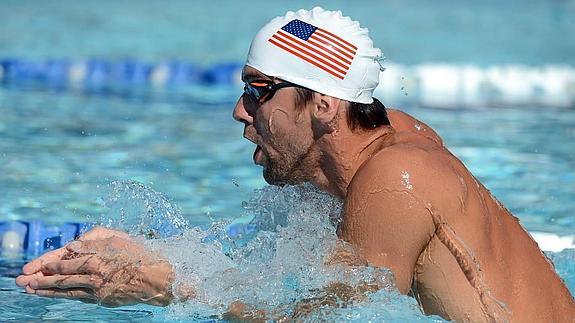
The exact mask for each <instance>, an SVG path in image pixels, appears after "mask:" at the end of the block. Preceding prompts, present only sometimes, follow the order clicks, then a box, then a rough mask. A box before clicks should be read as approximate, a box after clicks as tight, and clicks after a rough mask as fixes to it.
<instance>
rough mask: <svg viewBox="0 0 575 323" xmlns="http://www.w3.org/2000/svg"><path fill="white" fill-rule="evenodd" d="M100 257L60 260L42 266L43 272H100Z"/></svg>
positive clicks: (62, 273)
mask: <svg viewBox="0 0 575 323" xmlns="http://www.w3.org/2000/svg"><path fill="white" fill-rule="evenodd" d="M99 269H100V259H99V258H97V257H96V256H94V255H87V256H82V257H78V258H74V259H70V260H59V261H54V262H51V263H47V264H44V265H43V266H42V269H41V270H42V272H43V273H44V274H49V275H76V274H96V273H99Z"/></svg>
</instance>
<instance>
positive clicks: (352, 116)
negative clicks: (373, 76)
mask: <svg viewBox="0 0 575 323" xmlns="http://www.w3.org/2000/svg"><path fill="white" fill-rule="evenodd" d="M314 93H315V92H314V91H313V90H310V89H306V88H303V87H298V88H296V95H295V105H296V107H297V108H303V107H304V106H305V105H306V104H307V103H309V102H311V101H312V100H313V94H314ZM347 125H348V127H349V128H350V129H351V130H352V131H353V130H355V129H356V128H357V127H359V128H361V129H375V128H377V127H380V126H389V125H390V122H389V119H388V117H387V111H386V110H385V106H384V105H383V103H381V102H380V101H379V100H378V99H376V98H373V102H372V103H358V102H349V106H348V108H347Z"/></svg>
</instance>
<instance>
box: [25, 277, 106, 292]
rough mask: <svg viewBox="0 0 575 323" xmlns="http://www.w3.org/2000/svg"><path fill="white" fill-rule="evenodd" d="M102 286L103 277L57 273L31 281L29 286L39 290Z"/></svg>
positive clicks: (94, 288)
mask: <svg viewBox="0 0 575 323" xmlns="http://www.w3.org/2000/svg"><path fill="white" fill-rule="evenodd" d="M101 286H102V279H101V278H99V277H95V276H91V275H55V276H46V277H39V278H36V279H33V280H31V281H30V284H29V287H30V288H32V289H34V290H36V291H38V290H44V289H78V288H81V289H84V290H96V289H98V288H100V287H101Z"/></svg>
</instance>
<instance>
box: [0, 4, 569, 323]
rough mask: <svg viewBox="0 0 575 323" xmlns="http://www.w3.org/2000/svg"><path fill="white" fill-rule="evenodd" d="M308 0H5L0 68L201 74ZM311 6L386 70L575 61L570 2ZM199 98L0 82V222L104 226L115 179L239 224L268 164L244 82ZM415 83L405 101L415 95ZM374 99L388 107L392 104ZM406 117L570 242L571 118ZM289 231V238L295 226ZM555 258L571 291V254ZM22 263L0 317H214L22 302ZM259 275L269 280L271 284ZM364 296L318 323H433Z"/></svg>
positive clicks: (206, 221) (532, 227) (1, 267)
mask: <svg viewBox="0 0 575 323" xmlns="http://www.w3.org/2000/svg"><path fill="white" fill-rule="evenodd" d="M315 4H316V3H315V2H314V3H313V4H312V3H310V2H308V1H303V0H298V1H293V2H290V3H289V5H287V4H272V3H270V2H269V1H259V2H257V1H254V2H250V6H249V7H250V8H249V10H248V8H246V5H245V4H244V3H243V2H237V1H221V2H212V3H202V5H201V6H200V5H197V4H196V3H194V2H188V1H180V0H173V1H165V2H162V3H158V2H155V1H139V2H138V4H137V5H135V4H133V3H130V2H121V3H119V2H117V1H111V0H104V1H98V2H88V3H82V5H77V4H76V3H75V2H74V1H71V0H56V1H50V2H42V3H33V4H32V3H30V2H21V1H13V0H8V1H4V2H2V4H0V21H2V28H0V59H1V58H5V57H8V58H16V59H36V60H45V59H50V58H69V59H74V60H85V59H91V58H103V59H108V60H116V59H125V58H127V57H128V58H135V59H137V60H139V61H149V62H162V61H166V60H170V59H180V60H186V61H190V62H192V63H194V64H198V65H202V66H207V65H209V64H213V63H220V62H228V61H232V62H240V63H241V62H242V61H243V59H244V56H245V54H246V52H247V49H248V48H247V44H248V43H249V41H250V39H251V37H252V36H253V35H254V33H255V32H256V31H257V30H258V28H260V27H261V26H262V25H263V24H264V23H265V22H266V21H267V20H268V19H269V18H271V17H273V16H276V15H279V14H281V13H283V12H284V11H285V10H287V9H297V8H299V7H306V8H310V7H311V6H312V5H315ZM319 4H323V5H324V6H325V7H326V8H336V7H337V8H341V9H342V10H343V11H344V13H345V14H348V15H351V16H352V17H354V18H355V19H358V20H360V21H361V22H362V24H364V25H366V26H368V27H369V29H370V32H371V35H372V37H373V38H374V40H375V43H376V44H377V45H378V46H381V47H382V49H383V50H384V52H385V55H386V56H387V58H388V60H389V61H390V62H396V63H400V64H404V65H411V64H421V63H428V62H431V63H434V62H447V63H449V64H459V63H470V64H473V65H476V66H493V65H506V64H524V65H529V66H532V67H542V66H546V65H547V64H554V65H557V64H559V65H558V66H561V64H563V65H571V66H573V65H575V41H574V40H573V38H572V30H574V28H575V3H574V2H573V1H542V0H541V1H539V0H529V1H518V0H512V1H507V2H504V3H501V2H496V1H483V2H477V3H470V2H451V1H447V2H441V3H437V2H427V1H416V2H409V4H407V3H403V2H397V1H383V2H382V1H362V2H359V1H357V2H356V1H354V2H349V1H335V2H334V1H330V2H327V1H325V2H322V1H320V2H319ZM151 13H154V17H153V18H151V17H152V15H151ZM382 16H384V17H385V19H382ZM382 21H383V22H382ZM134 56H136V57H134ZM192 90H194V91H195V92H194V95H193V96H185V95H183V96H175V95H170V94H169V93H168V94H166V93H155V92H152V91H150V89H146V88H136V89H128V90H126V89H121V90H119V91H112V93H88V92H82V91H74V90H73V89H71V90H70V89H69V90H64V89H53V90H46V89H41V88H32V87H17V86H12V85H10V84H0V220H1V221H5V220H26V221H28V220H42V221H45V222H50V223H63V222H69V221H71V222H82V221H98V220H99V219H101V218H102V215H103V214H104V217H106V216H109V215H108V212H109V210H108V209H107V208H106V203H105V200H106V196H107V194H108V192H109V191H110V183H111V182H113V181H119V180H135V181H138V182H140V183H142V184H143V185H145V186H148V187H150V188H151V189H153V190H155V191H157V192H161V193H162V194H163V195H165V196H166V197H167V200H168V201H169V202H170V203H172V204H173V205H177V207H178V208H179V209H180V210H181V214H182V215H183V217H184V218H185V219H186V220H187V221H188V222H189V223H190V224H191V225H197V226H200V227H201V228H202V229H206V228H208V227H209V226H210V224H212V223H214V222H217V221H230V220H231V219H234V218H236V217H238V216H245V215H246V203H243V202H244V201H250V199H252V201H253V199H254V198H256V200H257V199H258V198H259V197H260V195H258V194H261V192H260V193H254V190H255V189H259V188H262V187H265V182H264V181H263V179H262V176H261V169H260V168H259V167H257V166H255V165H253V161H252V152H253V150H254V148H255V147H254V146H253V144H251V143H249V142H247V141H246V140H244V139H243V138H242V130H243V129H242V125H241V124H239V123H237V122H235V121H233V120H232V118H231V111H232V108H233V102H231V101H230V100H229V98H230V97H234V96H235V95H239V93H240V91H241V88H237V89H236V88H226V89H220V90H218V91H219V92H215V93H216V95H222V97H225V98H226V99H225V100H219V101H218V100H215V101H214V100H197V98H198V97H202V95H205V96H208V95H214V92H206V93H204V92H202V89H192ZM409 90H410V89H409V88H407V91H405V93H402V94H401V96H403V95H404V94H406V95H409V94H407V93H408V92H409ZM567 90H569V89H567ZM571 90H572V89H571ZM383 99H384V100H383V101H384V103H385V104H386V105H388V106H393V105H395V104H397V102H393V101H386V100H385V98H383ZM201 102H228V103H226V104H206V103H201ZM412 102H417V100H413V101H412ZM399 108H400V109H402V110H404V111H406V112H408V113H410V114H413V115H414V116H415V117H417V118H419V119H421V120H422V121H424V122H425V123H428V124H429V125H430V126H431V127H433V128H434V129H435V130H436V131H437V132H438V133H439V134H440V135H441V136H442V137H443V139H444V141H445V144H446V145H447V147H448V148H449V149H450V150H451V151H452V152H453V153H454V154H455V155H456V156H457V157H459V158H460V159H461V160H462V161H463V162H464V163H465V165H466V166H467V167H468V168H469V169H470V170H471V171H472V173H473V174H475V176H476V177H478V178H479V180H480V181H481V182H482V183H484V184H485V186H486V187H487V188H488V189H490V190H491V192H492V193H493V194H494V195H495V196H496V197H497V198H498V199H499V200H500V201H501V202H502V203H503V204H504V205H505V206H506V207H507V208H509V209H510V210H511V212H512V213H513V214H514V215H516V216H517V217H518V218H519V219H520V220H521V223H522V224H523V226H524V227H526V229H527V230H529V231H530V232H538V233H552V234H554V235H558V236H565V237H573V236H574V235H575V216H574V212H575V199H573V197H574V196H575V109H573V108H572V107H571V108H568V107H567V108H565V109H557V108H549V107H545V106H539V105H525V106H513V107H511V106H506V105H505V104H503V105H501V106H498V107H497V108H495V107H489V106H477V107H475V108H473V109H463V108H461V107H459V106H456V107H455V108H453V107H452V108H451V109H441V108H435V109H430V108H423V107H420V106H417V105H413V104H412V105H407V106H400V107H399ZM267 189H268V190H269V189H272V188H269V187H268V188H267ZM259 201H260V202H262V203H263V204H265V203H268V204H269V203H271V201H272V200H266V199H265V198H264V199H260V200H259ZM264 202H265V203H264ZM248 204H249V203H248ZM256 204H257V203H256ZM301 204H303V206H305V205H306V203H301ZM112 222H113V221H112ZM116 224H117V223H116ZM287 228H288V231H287V232H288V233H289V232H290V231H289V230H292V231H293V230H296V229H297V227H293V226H292V227H290V226H288V227H287ZM282 232H283V233H281V232H280V233H273V234H270V235H271V236H270V235H267V236H266V237H267V238H266V239H272V240H271V241H280V240H278V239H280V238H281V234H287V233H285V231H282ZM196 238H197V237H196ZM274 239H275V240H274ZM571 239H572V238H571ZM258 241H259V240H258ZM572 243H573V242H572ZM274 250H275V249H274ZM548 255H549V256H550V258H551V259H552V260H553V262H554V263H555V266H556V270H557V272H558V273H559V274H560V275H561V277H563V279H564V280H565V281H566V283H567V285H568V286H569V288H570V290H571V292H572V293H574V291H575V272H574V271H573V268H574V266H573V264H574V263H575V252H574V249H567V250H564V251H562V252H557V253H551V252H550V253H548ZM260 256H262V257H263V256H264V255H263V254H262V255H260ZM270 257H272V259H275V258H273V256H270ZM23 262H24V259H16V260H14V259H12V260H8V259H0V291H1V294H0V295H1V298H2V300H1V301H0V320H12V321H37V320H46V321H50V320H52V321H65V320H68V321H91V322H108V321H110V320H114V321H120V322H121V321H126V322H132V321H161V322H164V321H171V320H173V321H178V320H192V319H198V320H208V319H210V318H209V317H206V316H205V315H204V316H202V315H196V314H193V315H194V316H191V317H190V316H189V315H188V314H189V313H196V310H189V309H186V308H183V309H182V308H179V309H178V308H176V309H168V310H166V309H159V308H152V307H148V306H135V307H126V308H122V309H106V308H102V307H99V306H97V305H95V304H84V303H80V302H76V301H69V300H52V299H42V298H37V297H30V296H28V295H26V294H24V293H23V292H22V291H21V290H19V289H17V288H16V287H15V286H14V284H13V277H15V276H16V275H18V273H19V269H20V267H21V265H22V264H23ZM283 265H286V266H289V265H290V264H289V263H286V264H282V266H283ZM204 269H205V270H210V269H216V267H213V268H210V267H206V268H204ZM310 277H311V278H313V277H314V276H313V275H312V276H310ZM268 278H269V280H268V281H267V283H269V284H272V283H274V282H275V280H273V279H276V278H278V277H271V276H269V277H268ZM280 278H281V277H280ZM284 278H285V277H284ZM225 282H226V281H224V283H225ZM227 282H228V283H229V281H227ZM282 282H283V280H282ZM280 285H281V284H280ZM287 285H290V284H287ZM282 286H283V285H282ZM284 287H285V286H284ZM288 287H289V286H288ZM258 293H259V294H258ZM253 294H254V295H256V296H257V297H259V298H258V299H260V298H265V297H267V296H269V295H267V294H265V291H261V290H259V291H257V292H256V289H254V290H253ZM216 296H218V295H216ZM219 296H221V295H219ZM219 296H218V297H219ZM214 297H215V296H214ZM254 297H255V296H254ZM370 297H371V299H370V300H368V301H366V302H363V303H360V304H359V305H357V306H356V307H350V308H348V309H345V310H341V311H339V312H335V313H327V314H326V313H323V314H318V315H324V316H319V317H318V319H319V318H323V319H326V318H330V319H331V320H341V319H342V318H345V319H349V320H352V319H356V320H357V321H362V320H363V321H365V320H367V319H372V320H375V321H378V320H381V319H383V318H385V319H386V320H388V321H398V322H400V321H413V320H428V321H434V320H439V319H437V318H433V317H428V318H424V317H422V316H421V315H420V314H418V312H417V308H414V306H415V305H416V304H415V305H414V302H413V300H410V299H408V298H402V297H399V296H398V295H396V294H394V293H393V291H388V290H386V291H382V292H381V293H376V294H374V295H372V296H370ZM216 298H217V297H216ZM381 304H385V306H382V305H381ZM386 308H387V309H389V310H386ZM186 310H189V311H188V312H186ZM174 313H175V314H176V315H174ZM178 313H179V316H178V315H177V314H178ZM186 313H188V314H186ZM330 315H331V316H330Z"/></svg>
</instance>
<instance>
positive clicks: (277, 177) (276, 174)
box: [263, 166, 306, 186]
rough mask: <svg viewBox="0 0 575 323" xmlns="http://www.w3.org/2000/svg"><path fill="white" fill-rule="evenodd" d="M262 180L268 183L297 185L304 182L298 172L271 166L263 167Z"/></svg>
mask: <svg viewBox="0 0 575 323" xmlns="http://www.w3.org/2000/svg"><path fill="white" fill-rule="evenodd" d="M263 175H264V180H265V181H266V182H267V183H268V184H270V185H277V186H284V185H298V184H303V183H305V182H306V179H305V178H304V176H298V172H297V171H296V172H292V171H285V170H280V171H278V170H277V169H273V168H272V167H269V166H267V167H265V168H264V172H263Z"/></svg>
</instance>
